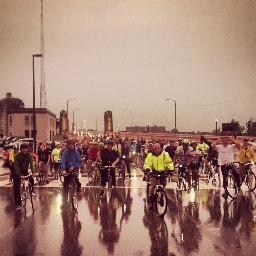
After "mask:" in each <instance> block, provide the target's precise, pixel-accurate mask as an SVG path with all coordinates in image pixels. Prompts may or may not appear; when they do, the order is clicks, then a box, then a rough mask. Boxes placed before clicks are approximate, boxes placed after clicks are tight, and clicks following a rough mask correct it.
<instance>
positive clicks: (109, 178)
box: [108, 174, 113, 200]
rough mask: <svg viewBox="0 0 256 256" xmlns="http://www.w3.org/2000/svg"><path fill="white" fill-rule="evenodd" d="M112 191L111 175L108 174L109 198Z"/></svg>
mask: <svg viewBox="0 0 256 256" xmlns="http://www.w3.org/2000/svg"><path fill="white" fill-rule="evenodd" d="M112 192H113V186H112V177H111V175H110V174H109V177H108V194H109V200H111V199H112Z"/></svg>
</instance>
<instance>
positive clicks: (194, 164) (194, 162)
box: [190, 141, 200, 181]
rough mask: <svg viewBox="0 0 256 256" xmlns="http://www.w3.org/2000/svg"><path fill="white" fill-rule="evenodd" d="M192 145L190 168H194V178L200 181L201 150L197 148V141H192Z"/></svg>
mask: <svg viewBox="0 0 256 256" xmlns="http://www.w3.org/2000/svg"><path fill="white" fill-rule="evenodd" d="M190 145H191V147H192V151H191V163H190V168H191V170H192V174H193V175H192V176H193V179H194V180H197V181H198V177H199V166H200V163H199V158H200V152H199V151H198V150H197V149H196V148H197V143H196V142H195V141H192V142H191V144H190Z"/></svg>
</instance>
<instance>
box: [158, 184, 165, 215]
mask: <svg viewBox="0 0 256 256" xmlns="http://www.w3.org/2000/svg"><path fill="white" fill-rule="evenodd" d="M155 195H156V197H155V208H156V213H157V215H158V216H159V217H163V216H164V215H165V213H166V211H167V196H166V193H165V191H164V189H163V188H161V187H160V188H158V189H157V190H156V194H155Z"/></svg>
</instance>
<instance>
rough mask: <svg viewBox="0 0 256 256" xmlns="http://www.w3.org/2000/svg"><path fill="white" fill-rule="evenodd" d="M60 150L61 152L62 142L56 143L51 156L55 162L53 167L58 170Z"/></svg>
mask: <svg viewBox="0 0 256 256" xmlns="http://www.w3.org/2000/svg"><path fill="white" fill-rule="evenodd" d="M60 152H61V144H56V148H54V149H53V151H52V154H51V157H52V163H53V169H54V171H55V172H56V171H57V170H58V168H59V167H60V159H61V157H60Z"/></svg>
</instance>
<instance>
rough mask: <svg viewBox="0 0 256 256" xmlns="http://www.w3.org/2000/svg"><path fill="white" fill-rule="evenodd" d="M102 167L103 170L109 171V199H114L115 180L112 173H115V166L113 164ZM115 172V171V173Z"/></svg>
mask: <svg viewBox="0 0 256 256" xmlns="http://www.w3.org/2000/svg"><path fill="white" fill-rule="evenodd" d="M101 169H102V170H103V171H106V170H107V172H108V194H109V200H111V199H112V192H113V188H114V186H113V183H112V182H113V181H112V175H113V174H114V175H115V168H114V167H113V166H102V167H101ZM113 172H114V173H113Z"/></svg>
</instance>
